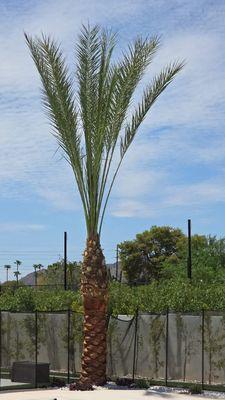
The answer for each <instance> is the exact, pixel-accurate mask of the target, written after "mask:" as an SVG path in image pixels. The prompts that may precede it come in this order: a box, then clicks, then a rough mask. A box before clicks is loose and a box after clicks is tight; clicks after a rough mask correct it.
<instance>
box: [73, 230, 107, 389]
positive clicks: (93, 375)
mask: <svg viewBox="0 0 225 400" xmlns="http://www.w3.org/2000/svg"><path fill="white" fill-rule="evenodd" d="M81 293H82V296H83V305H84V323H83V330H84V342H83V354H82V362H81V365H82V368H81V377H80V381H79V383H78V384H77V385H76V388H77V389H81V390H87V389H91V387H92V385H103V384H104V383H105V382H106V355H107V342H106V338H107V306H108V274H107V269H106V265H105V258H104V255H103V253H102V249H101V246H100V242H99V238H98V237H93V238H89V239H88V240H87V247H86V250H85V252H84V260H83V269H82V273H81Z"/></svg>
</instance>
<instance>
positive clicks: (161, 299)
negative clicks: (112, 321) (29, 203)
mask: <svg viewBox="0 0 225 400" xmlns="http://www.w3.org/2000/svg"><path fill="white" fill-rule="evenodd" d="M0 308H1V309H2V310H14V311H34V310H38V311H55V310H67V309H68V308H72V309H73V310H74V311H78V312H82V299H81V296H80V293H79V292H72V291H69V290H68V291H63V290H61V291H59V290H57V291H47V290H34V289H31V288H28V287H23V288H19V289H17V290H16V291H15V292H14V293H13V292H12V291H10V290H8V291H5V292H2V294H1V296H0ZM137 308H138V309H139V310H140V311H143V312H151V311H152V312H161V311H165V310H166V309H167V308H169V309H170V310H176V311H199V310H202V309H205V310H225V285H224V284H222V283H220V284H204V283H199V284H194V283H190V282H189V281H187V280H184V279H183V280H182V279H179V280H164V281H162V282H153V283H151V284H150V285H146V286H138V287H129V286H127V285H125V284H119V283H115V282H114V283H112V284H111V286H110V302H109V312H110V313H112V314H114V315H118V314H133V313H134V312H135V310H136V309H137Z"/></svg>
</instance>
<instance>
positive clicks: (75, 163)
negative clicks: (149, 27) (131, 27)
mask: <svg viewBox="0 0 225 400" xmlns="http://www.w3.org/2000/svg"><path fill="white" fill-rule="evenodd" d="M25 38H26V42H27V44H28V47H29V49H30V52H31V55H32V58H33V60H34V62H35V64H36V67H37V70H38V72H39V74H40V78H41V81H42V85H43V91H42V94H43V104H44V107H45V109H46V111H47V113H48V115H49V119H50V121H51V125H52V127H53V135H54V136H55V137H56V139H57V141H58V144H59V146H60V147H61V149H62V150H63V154H64V157H65V159H66V160H67V161H68V163H69V164H70V166H71V168H72V170H73V172H74V176H75V180H76V183H77V187H78V190H79V193H80V197H81V200H82V205H83V209H84V216H85V222H86V227H87V242H86V248H85V251H84V259H83V266H82V274H81V293H82V297H83V306H84V345H83V355H82V368H81V377H80V381H79V383H78V384H77V386H76V388H80V389H88V388H91V385H92V384H96V385H101V384H103V383H105V381H106V333H107V323H106V321H107V318H106V316H107V306H108V275H107V270H106V266H105V259H104V255H103V252H102V249H101V245H100V235H101V229H102V223H103V219H104V215H105V211H106V206H107V204H108V200H109V197H110V193H111V190H112V187H113V184H114V181H115V178H116V176H117V173H118V171H119V168H120V166H121V163H122V161H123V159H124V156H125V154H126V152H127V150H128V148H129V147H130V145H131V143H132V142H133V139H134V137H135V135H136V133H137V130H138V128H139V126H140V125H141V123H142V121H143V120H144V118H145V116H146V114H147V112H148V111H149V110H150V109H151V107H152V105H153V104H154V103H155V101H156V99H157V98H158V96H159V95H160V94H161V93H162V92H163V91H164V90H165V88H166V87H167V86H168V85H169V84H170V83H171V81H172V80H173V78H174V77H175V75H176V74H177V73H178V72H179V71H180V70H181V69H182V67H183V62H180V63H179V62H175V63H171V64H169V65H168V66H166V67H165V68H164V69H163V70H162V71H161V72H160V73H159V74H158V75H157V76H156V77H154V78H153V80H152V81H151V82H150V83H149V85H148V86H147V87H146V89H145V90H144V92H143V96H142V100H141V102H140V103H139V104H138V105H137V106H136V108H135V109H133V112H132V114H131V115H130V112H131V111H132V110H131V109H130V106H131V103H132V100H133V97H134V92H135V89H136V88H137V86H138V84H139V82H140V81H141V79H142V77H143V74H144V72H145V71H146V69H147V67H148V66H149V65H150V64H151V62H152V59H153V56H154V54H155V53H156V51H157V50H158V47H159V39H158V38H157V37H153V38H149V39H145V40H143V39H142V38H137V39H136V40H135V41H134V43H133V44H131V45H130V46H129V48H128V50H127V52H126V53H124V54H123V56H122V59H121V60H120V61H118V62H116V63H115V62H114V61H112V55H113V50H114V47H115V44H116V36H115V35H114V34H111V33H109V32H107V31H105V30H101V29H100V28H99V27H98V26H94V27H90V26H87V27H85V26H83V28H82V30H81V33H80V35H79V39H78V43H77V46H76V58H77V69H76V82H77V86H78V88H77V91H75V88H74V79H73V77H72V76H71V75H70V74H69V72H68V68H67V66H66V63H65V60H64V57H63V54H62V51H61V49H60V46H59V45H58V44H57V43H56V42H55V40H54V39H52V38H51V37H48V36H45V35H42V36H41V37H32V36H28V35H26V34H25ZM129 116H130V118H129ZM117 151H118V152H117ZM116 154H117V157H115V155H116ZM113 167H115V169H113Z"/></svg>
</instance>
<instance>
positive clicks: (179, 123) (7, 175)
mask: <svg viewBox="0 0 225 400" xmlns="http://www.w3.org/2000/svg"><path fill="white" fill-rule="evenodd" d="M224 20H225V1H224V0H214V1H210V0H208V1H207V0H202V1H201V0H198V1H196V0H193V1H192V0H170V1H168V0H138V1H137V0H135V1H133V0H114V1H113V0H107V1H105V0H98V1H97V0H89V1H87V0H76V1H74V0H63V1H61V0H45V1H41V0H39V1H29V0H27V1H19V2H18V1H16V0H14V1H10V0H1V2H0V55H1V56H0V188H1V190H0V268H1V272H0V279H1V280H3V279H4V277H5V272H4V269H3V266H4V264H11V265H13V262H14V260H15V259H20V260H21V261H22V262H23V264H22V267H21V271H22V274H23V275H24V274H26V273H28V272H29V271H31V270H32V264H33V263H39V262H40V263H43V264H44V265H47V264H48V263H50V262H53V261H56V260H57V259H59V257H60V256H62V254H63V248H62V247H63V246H62V245H63V232H64V231H65V230H66V231H67V232H68V239H69V243H68V250H69V258H70V259H77V260H79V259H81V254H82V250H83V248H84V244H85V228H84V220H83V216H82V209H81V203H80V200H79V196H78V194H77V191H76V187H75V184H74V179H73V176H72V173H71V171H70V169H69V167H68V166H67V165H66V164H65V162H64V161H63V160H62V159H61V157H60V154H58V153H56V154H55V150H56V148H57V146H56V143H55V141H54V138H52V136H51V135H50V128H49V125H48V121H47V119H46V117H45V115H44V113H43V110H42V107H41V103H40V90H39V89H40V83H39V80H38V75H37V72H36V70H35V68H34V66H33V64H32V60H31V58H30V55H29V53H28V50H27V48H26V46H25V43H24V38H23V31H26V32H28V33H31V34H39V33H41V32H45V33H50V34H52V35H53V36H54V37H56V38H57V39H58V40H60V42H61V43H62V47H63V49H64V51H65V54H66V56H67V57H68V60H69V63H70V64H71V66H72V67H73V62H74V60H73V52H74V45H75V42H76V37H77V33H78V32H79V29H80V26H81V23H86V22H87V21H90V22H91V23H92V24H94V23H99V24H101V25H103V26H105V27H111V28H112V29H113V30H116V31H117V32H118V38H119V43H118V54H119V53H120V50H121V49H122V48H124V47H125V46H126V45H127V43H128V42H129V41H131V40H132V39H134V38H135V36H137V35H139V34H141V35H143V36H146V35H154V34H158V35H160V36H161V37H162V45H161V48H160V50H159V53H158V55H157V56H156V58H155V61H154V63H153V64H152V66H151V68H150V69H149V70H148V71H147V73H146V76H145V78H144V84H146V83H147V82H148V81H149V80H150V79H151V77H152V76H154V73H155V72H157V71H159V70H160V68H161V67H163V66H164V65H165V64H167V63H168V62H170V61H173V60H176V59H184V58H185V59H186V61H187V64H186V67H185V69H184V70H183V72H182V73H181V74H180V76H179V77H178V78H177V79H176V80H175V81H174V83H173V84H172V85H171V86H170V87H169V88H168V89H167V91H166V92H165V93H164V94H163V95H162V96H161V98H160V99H159V100H158V102H157V104H156V105H155V106H154V107H153V109H152V111H151V113H150V114H149V116H148V117H147V118H146V120H145V122H144V124H143V126H142V128H141V129H140V131H139V133H138V135H137V138H136V140H135V143H134V144H133V146H132V148H131V149H130V152H129V154H128V156H127V157H126V159H125V162H124V164H123V166H122V169H121V171H120V176H119V177H118V180H117V182H116V186H115V188H114V191H113V193H112V198H111V202H110V204H109V207H108V211H107V215H106V219H105V224H104V229H103V234H102V245H103V248H104V250H105V255H106V260H107V262H112V261H114V260H115V247H116V244H117V243H118V242H120V241H123V240H126V239H132V238H133V237H134V236H135V234H136V233H137V232H141V231H143V230H144V229H148V228H149V227H150V226H151V225H153V224H157V225H164V224H169V225H172V226H178V227H180V228H182V229H184V230H185V229H186V221H187V219H188V218H192V220H193V231H194V233H204V234H209V233H211V234H217V235H218V236H222V235H225V221H224V215H225V212H224V211H225V179H224V178H225V134H224V131H225V118H224V115H225V96H224V95H225V45H224V37H225V26H224ZM138 97H139V92H138V93H137V99H138ZM12 270H13V268H12Z"/></svg>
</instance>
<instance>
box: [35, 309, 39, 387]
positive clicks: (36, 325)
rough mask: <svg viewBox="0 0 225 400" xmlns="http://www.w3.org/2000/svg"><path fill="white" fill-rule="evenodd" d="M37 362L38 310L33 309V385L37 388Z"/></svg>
mask: <svg viewBox="0 0 225 400" xmlns="http://www.w3.org/2000/svg"><path fill="white" fill-rule="evenodd" d="M37 363H38V312H37V310H35V381H34V386H35V388H37Z"/></svg>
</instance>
